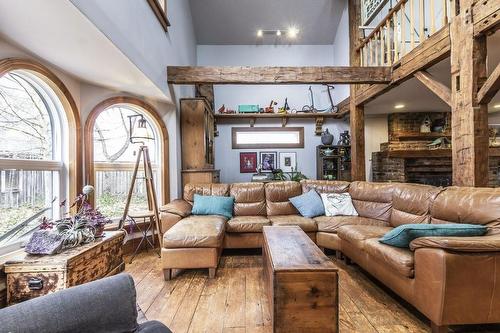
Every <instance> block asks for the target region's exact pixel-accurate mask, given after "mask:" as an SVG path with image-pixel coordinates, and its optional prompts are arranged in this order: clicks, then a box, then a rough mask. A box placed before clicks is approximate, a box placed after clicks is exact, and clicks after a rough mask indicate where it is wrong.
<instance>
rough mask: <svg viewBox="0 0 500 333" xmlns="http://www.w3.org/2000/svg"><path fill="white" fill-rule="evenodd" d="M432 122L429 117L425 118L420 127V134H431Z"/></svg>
mask: <svg viewBox="0 0 500 333" xmlns="http://www.w3.org/2000/svg"><path fill="white" fill-rule="evenodd" d="M431 125H432V121H431V118H430V117H429V116H425V118H424V121H422V124H421V125H420V133H430V132H431Z"/></svg>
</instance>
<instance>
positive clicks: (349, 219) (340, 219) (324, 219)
mask: <svg viewBox="0 0 500 333" xmlns="http://www.w3.org/2000/svg"><path fill="white" fill-rule="evenodd" d="M314 221H316V224H317V225H318V231H323V232H337V229H338V228H340V227H342V226H344V225H375V226H381V227H388V226H389V223H387V222H384V221H380V220H375V219H371V218H368V217H360V216H318V217H315V218H314Z"/></svg>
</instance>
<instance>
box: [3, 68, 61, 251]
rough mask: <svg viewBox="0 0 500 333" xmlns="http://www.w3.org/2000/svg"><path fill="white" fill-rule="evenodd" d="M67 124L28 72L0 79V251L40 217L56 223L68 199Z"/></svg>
mask: <svg viewBox="0 0 500 333" xmlns="http://www.w3.org/2000/svg"><path fill="white" fill-rule="evenodd" d="M67 133H68V123H67V119H66V115H65V113H64V109H63V106H62V104H61V102H60V100H59V99H58V97H57V95H56V94H55V92H54V91H53V90H52V89H51V88H50V87H49V86H48V85H47V84H46V83H45V82H43V81H42V80H41V79H40V78H38V77H37V76H35V75H33V74H31V73H29V72H28V71H22V70H15V71H11V72H8V73H7V74H5V75H3V76H2V77H0V138H1V139H0V246H2V245H5V244H8V243H11V242H14V241H17V240H19V239H22V238H23V237H26V236H27V235H28V234H29V233H30V232H31V231H32V230H33V229H34V228H35V227H36V226H37V225H38V223H39V221H38V218H39V217H40V216H42V215H43V216H47V217H49V218H56V219H57V218H59V217H60V216H61V214H62V213H64V212H61V211H60V209H61V208H59V207H60V203H61V202H62V201H63V200H65V199H66V198H67V194H68V179H67V178H68V171H67V165H68V161H67V157H68V151H67V150H68V147H67V141H68V140H67Z"/></svg>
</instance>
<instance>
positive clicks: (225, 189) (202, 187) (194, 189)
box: [183, 184, 229, 205]
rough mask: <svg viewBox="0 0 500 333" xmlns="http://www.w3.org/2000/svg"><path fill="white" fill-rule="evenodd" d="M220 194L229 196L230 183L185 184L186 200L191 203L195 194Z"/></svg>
mask: <svg viewBox="0 0 500 333" xmlns="http://www.w3.org/2000/svg"><path fill="white" fill-rule="evenodd" d="M195 194H199V195H218V196H222V197H227V196H229V185H228V184H186V185H185V186H184V196H183V198H184V200H186V201H188V202H189V203H190V204H191V205H192V204H193V201H194V195H195Z"/></svg>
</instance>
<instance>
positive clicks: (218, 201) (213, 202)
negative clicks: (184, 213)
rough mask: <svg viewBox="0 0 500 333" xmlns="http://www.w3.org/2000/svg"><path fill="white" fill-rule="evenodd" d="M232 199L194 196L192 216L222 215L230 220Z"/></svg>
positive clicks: (214, 196)
mask: <svg viewBox="0 0 500 333" xmlns="http://www.w3.org/2000/svg"><path fill="white" fill-rule="evenodd" d="M233 206H234V197H220V196H216V195H199V194H195V195H194V204H193V209H192V211H191V214H193V215H222V216H224V217H227V218H228V219H230V218H231V217H233Z"/></svg>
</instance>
